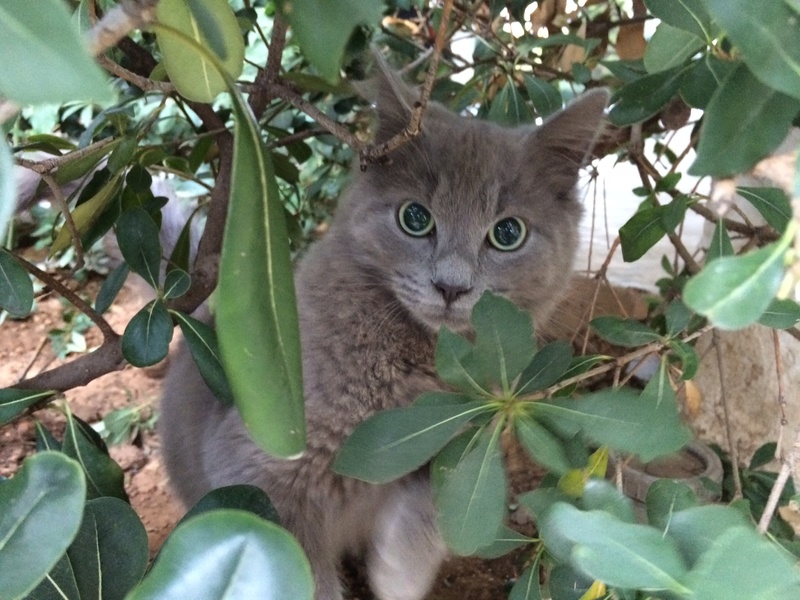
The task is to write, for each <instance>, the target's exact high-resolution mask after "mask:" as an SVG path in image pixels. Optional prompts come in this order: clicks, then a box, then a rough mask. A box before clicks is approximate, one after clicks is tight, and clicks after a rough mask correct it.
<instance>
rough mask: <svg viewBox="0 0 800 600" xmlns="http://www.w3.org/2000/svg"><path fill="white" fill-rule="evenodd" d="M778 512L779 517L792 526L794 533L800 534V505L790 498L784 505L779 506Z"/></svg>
mask: <svg viewBox="0 0 800 600" xmlns="http://www.w3.org/2000/svg"><path fill="white" fill-rule="evenodd" d="M778 513H779V514H780V515H781V518H782V519H783V520H784V521H786V522H787V523H788V524H789V525H791V526H792V529H793V530H794V534H795V535H800V506H798V505H797V502H795V501H794V500H792V501H791V502H789V504H787V505H786V506H779V507H778Z"/></svg>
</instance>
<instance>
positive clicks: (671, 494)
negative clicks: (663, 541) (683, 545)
mask: <svg viewBox="0 0 800 600" xmlns="http://www.w3.org/2000/svg"><path fill="white" fill-rule="evenodd" d="M645 505H646V507H647V521H648V522H649V523H650V525H652V526H653V527H656V528H658V529H661V530H662V531H667V530H668V529H669V527H670V523H671V521H672V517H673V516H674V515H675V514H676V513H678V512H680V511H682V510H686V509H688V508H694V507H695V506H697V505H698V500H697V496H696V495H695V493H694V492H693V491H692V488H690V487H689V486H688V485H686V484H685V483H681V482H679V481H675V480H673V479H657V480H656V481H654V482H653V483H652V484H650V487H649V488H647V498H646V500H645Z"/></svg>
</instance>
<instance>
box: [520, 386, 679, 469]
mask: <svg viewBox="0 0 800 600" xmlns="http://www.w3.org/2000/svg"><path fill="white" fill-rule="evenodd" d="M529 410H530V411H531V414H532V415H533V417H534V418H537V419H538V418H540V417H541V418H546V420H547V423H548V425H551V426H552V427H553V428H555V429H557V430H559V431H561V432H562V433H563V434H564V435H574V434H575V433H577V432H578V431H583V433H584V435H586V436H587V437H588V438H589V439H591V440H593V441H594V442H595V443H597V444H599V445H607V446H609V447H611V448H613V449H616V450H620V451H622V452H631V453H633V454H638V455H639V456H640V457H641V458H642V460H643V461H645V462H648V461H650V460H652V459H654V458H656V457H657V456H661V455H664V454H669V453H671V452H675V451H677V450H679V449H680V448H682V447H683V446H684V444H686V442H688V441H689V440H690V439H691V434H690V433H689V431H688V429H686V427H685V426H684V425H682V424H681V422H680V418H679V415H678V411H677V408H676V406H675V402H674V400H673V398H671V397H669V396H668V395H662V396H661V397H659V395H658V394H655V393H652V394H644V393H642V394H641V395H639V394H636V393H634V392H633V391H631V390H627V389H618V390H614V389H607V390H602V391H599V392H594V393H592V394H587V395H586V396H583V397H582V398H578V399H571V398H559V399H555V400H549V401H541V402H534V403H532V404H531V407H530V409H529Z"/></svg>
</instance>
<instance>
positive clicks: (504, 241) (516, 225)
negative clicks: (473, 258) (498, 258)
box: [488, 217, 528, 252]
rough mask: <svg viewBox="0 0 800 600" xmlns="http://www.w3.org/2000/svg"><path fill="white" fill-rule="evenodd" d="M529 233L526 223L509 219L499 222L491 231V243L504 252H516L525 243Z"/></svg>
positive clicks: (489, 236)
mask: <svg viewBox="0 0 800 600" xmlns="http://www.w3.org/2000/svg"><path fill="white" fill-rule="evenodd" d="M527 232H528V230H527V228H526V227H525V223H523V222H522V220H521V219H518V218H517V217H508V218H505V219H501V220H499V221H498V222H497V223H495V224H494V225H493V226H492V228H491V229H490V230H489V235H488V238H489V243H490V244H491V245H492V246H494V247H495V248H497V249H498V250H502V251H503V252H510V251H511V250H516V249H517V248H519V247H520V246H521V245H522V242H524V241H525V234H526V233H527Z"/></svg>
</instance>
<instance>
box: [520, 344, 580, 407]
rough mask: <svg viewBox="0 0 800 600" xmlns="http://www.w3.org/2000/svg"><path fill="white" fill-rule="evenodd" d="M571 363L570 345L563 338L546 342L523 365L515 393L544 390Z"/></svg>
mask: <svg viewBox="0 0 800 600" xmlns="http://www.w3.org/2000/svg"><path fill="white" fill-rule="evenodd" d="M571 364H572V346H571V345H570V344H569V343H567V342H565V341H564V340H557V341H555V342H551V343H549V344H547V345H546V346H545V347H544V348H542V349H541V350H539V351H538V352H537V353H536V354H535V355H534V357H533V360H532V361H531V362H530V364H529V365H528V366H527V367H525V370H524V371H523V372H522V375H521V376H520V378H519V383H518V384H517V390H516V394H517V395H521V394H528V393H531V392H535V391H537V390H544V389H547V388H549V387H550V386H551V385H553V384H554V383H556V382H557V381H559V380H560V379H561V378H562V377H563V376H564V373H566V372H567V369H569V368H570V366H571Z"/></svg>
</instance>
